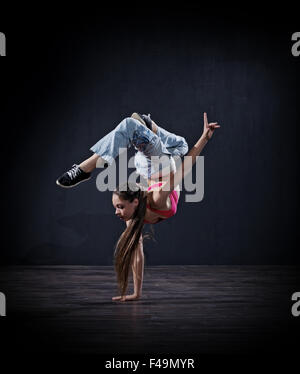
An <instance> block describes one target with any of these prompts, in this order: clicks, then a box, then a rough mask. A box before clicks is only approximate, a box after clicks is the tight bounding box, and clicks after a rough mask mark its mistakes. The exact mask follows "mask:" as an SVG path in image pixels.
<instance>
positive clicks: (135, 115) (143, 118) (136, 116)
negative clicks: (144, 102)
mask: <svg viewBox="0 0 300 374" xmlns="http://www.w3.org/2000/svg"><path fill="white" fill-rule="evenodd" d="M131 117H132V118H134V119H137V120H138V121H140V122H141V123H142V124H143V125H144V126H147V127H148V129H149V130H152V120H151V118H150V114H148V115H146V114H140V113H137V112H135V113H132V115H131Z"/></svg>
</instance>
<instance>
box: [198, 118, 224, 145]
mask: <svg viewBox="0 0 300 374" xmlns="http://www.w3.org/2000/svg"><path fill="white" fill-rule="evenodd" d="M218 127H221V126H219V125H218V122H211V123H208V121H207V114H206V113H204V126H203V134H202V137H203V138H205V139H206V140H207V141H208V140H210V139H211V137H212V136H213V133H214V131H215V129H217V128H218Z"/></svg>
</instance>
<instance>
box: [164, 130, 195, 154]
mask: <svg viewBox="0 0 300 374" xmlns="http://www.w3.org/2000/svg"><path fill="white" fill-rule="evenodd" d="M157 135H158V136H159V138H160V139H161V141H162V143H163V144H164V146H165V147H166V148H167V149H168V151H169V153H171V154H172V155H173V156H180V157H181V156H184V155H185V154H186V153H187V152H188V150H189V147H188V144H187V141H186V140H185V138H183V137H182V136H179V135H176V134H173V133H172V132H169V131H167V130H165V129H163V128H162V127H161V126H158V125H157Z"/></svg>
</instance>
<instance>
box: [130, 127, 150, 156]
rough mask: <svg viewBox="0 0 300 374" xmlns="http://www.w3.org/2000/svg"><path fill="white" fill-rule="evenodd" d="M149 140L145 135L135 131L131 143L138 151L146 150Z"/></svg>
mask: <svg viewBox="0 0 300 374" xmlns="http://www.w3.org/2000/svg"><path fill="white" fill-rule="evenodd" d="M150 142H151V140H149V139H148V138H147V137H146V136H145V135H141V134H140V133H139V132H138V131H135V132H134V133H133V136H132V145H133V146H134V147H135V148H136V149H137V150H138V151H140V152H144V151H145V150H146V147H147V145H148V144H149V143H150Z"/></svg>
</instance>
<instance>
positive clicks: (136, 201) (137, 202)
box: [133, 197, 139, 206]
mask: <svg viewBox="0 0 300 374" xmlns="http://www.w3.org/2000/svg"><path fill="white" fill-rule="evenodd" d="M133 203H134V205H135V206H138V205H139V199H138V198H137V197H136V198H135V199H134V200H133Z"/></svg>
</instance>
